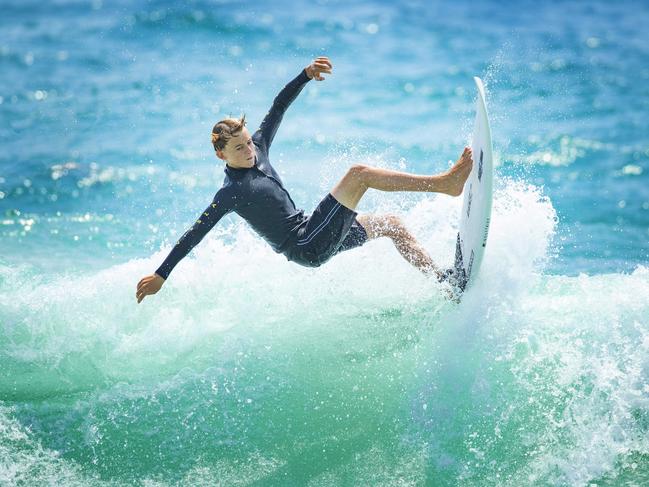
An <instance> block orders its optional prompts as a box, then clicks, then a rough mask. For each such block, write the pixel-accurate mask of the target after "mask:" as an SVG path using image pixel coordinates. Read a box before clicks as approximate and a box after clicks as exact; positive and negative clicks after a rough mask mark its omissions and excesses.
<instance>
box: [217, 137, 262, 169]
mask: <svg viewBox="0 0 649 487" xmlns="http://www.w3.org/2000/svg"><path fill="white" fill-rule="evenodd" d="M216 155H217V157H218V158H219V159H223V160H224V161H226V162H227V163H228V165H229V166H232V167H252V166H254V165H255V144H253V143H252V137H251V136H250V132H248V129H247V128H246V127H244V128H243V129H242V130H241V132H240V133H239V135H236V136H234V137H232V138H231V139H230V140H228V143H227V144H226V145H225V147H224V148H223V150H217V151H216Z"/></svg>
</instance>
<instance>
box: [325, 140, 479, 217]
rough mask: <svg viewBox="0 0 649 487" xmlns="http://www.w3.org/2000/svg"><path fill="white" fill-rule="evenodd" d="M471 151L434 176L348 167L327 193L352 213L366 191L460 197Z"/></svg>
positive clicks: (364, 167) (367, 167) (468, 170)
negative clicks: (429, 193)
mask: <svg viewBox="0 0 649 487" xmlns="http://www.w3.org/2000/svg"><path fill="white" fill-rule="evenodd" d="M472 167H473V159H472V158H471V149H470V148H468V147H465V149H464V152H463V153H462V155H461V156H460V158H459V159H458V160H457V162H456V163H455V165H454V166H453V167H452V168H451V169H449V170H448V171H447V172H445V173H442V174H438V175H435V176H425V175H418V174H409V173H405V172H398V171H391V170H389V169H380V168H376V167H370V166H365V165H361V164H358V165H354V166H352V167H351V168H350V169H349V171H347V174H345V176H343V178H342V179H341V180H340V181H339V182H338V184H337V185H336V186H335V187H334V188H333V189H332V190H331V195H332V196H333V197H334V198H336V200H337V201H338V202H339V203H340V204H341V205H343V206H346V207H347V208H350V209H352V210H353V209H355V208H356V205H357V204H358V202H359V201H360V199H361V198H362V197H363V195H364V194H365V191H367V190H368V189H369V188H374V189H378V190H380V191H428V192H435V193H445V194H448V195H451V196H459V195H460V194H462V190H463V188H464V183H465V181H466V180H467V178H468V177H469V174H470V173H471V168H472Z"/></svg>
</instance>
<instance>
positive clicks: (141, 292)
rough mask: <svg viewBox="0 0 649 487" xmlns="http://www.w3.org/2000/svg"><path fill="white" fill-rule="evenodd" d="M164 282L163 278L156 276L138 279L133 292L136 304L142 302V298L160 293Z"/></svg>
mask: <svg viewBox="0 0 649 487" xmlns="http://www.w3.org/2000/svg"><path fill="white" fill-rule="evenodd" d="M164 282H165V280H164V278H163V277H160V276H159V275H158V274H151V275H150V276H146V277H143V278H142V279H140V282H138V283H137V291H136V292H135V297H136V298H137V302H138V304H140V303H141V302H142V300H143V299H144V296H148V295H149V294H155V293H157V292H158V291H160V288H161V287H162V285H163V284H164Z"/></svg>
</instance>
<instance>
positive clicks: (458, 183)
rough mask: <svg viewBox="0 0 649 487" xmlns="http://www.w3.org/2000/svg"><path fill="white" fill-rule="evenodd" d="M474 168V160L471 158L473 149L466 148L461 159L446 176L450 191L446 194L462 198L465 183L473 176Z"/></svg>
mask: <svg viewBox="0 0 649 487" xmlns="http://www.w3.org/2000/svg"><path fill="white" fill-rule="evenodd" d="M472 167H473V158H472V157H471V148H470V147H465V148H464V152H462V155H461V156H460V158H459V159H458V160H457V162H456V163H455V164H454V165H453V167H452V168H451V169H449V170H448V171H447V172H446V173H445V175H444V176H445V178H446V184H447V185H448V190H447V191H445V192H446V194H449V195H451V196H460V195H461V194H462V191H463V190H464V183H465V182H466V180H467V178H468V177H469V174H471V168H472Z"/></svg>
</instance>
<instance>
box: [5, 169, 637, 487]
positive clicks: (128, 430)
mask: <svg viewBox="0 0 649 487" xmlns="http://www.w3.org/2000/svg"><path fill="white" fill-rule="evenodd" d="M386 198H387V197H386ZM388 201H389V199H386V200H385V201H383V204H379V205H378V207H380V208H386V209H389V208H388V207H389V203H388ZM409 201H411V202H412V203H413V205H412V206H411V207H409V209H407V210H404V211H403V212H402V216H403V218H404V220H405V222H406V224H407V226H409V227H410V228H411V230H412V231H413V233H415V235H417V236H418V237H419V238H420V240H421V242H422V244H423V245H424V246H425V247H426V248H428V249H429V251H430V252H431V254H432V255H433V256H434V258H435V260H436V261H438V262H439V263H440V264H445V263H450V262H451V260H452V257H453V255H452V252H453V248H454V239H455V232H456V231H457V228H456V224H455V222H456V221H457V216H458V212H459V211H460V208H459V206H460V201H459V199H452V198H447V197H442V196H438V197H426V198H419V199H416V200H409ZM493 211H494V214H493V219H492V226H491V230H490V235H489V244H488V247H487V253H486V256H485V260H484V262H483V268H482V269H481V273H480V279H479V280H478V281H476V283H475V285H474V286H473V287H472V288H471V289H470V290H469V291H468V292H467V293H466V294H465V296H464V299H463V300H462V302H461V304H459V305H457V304H455V303H452V302H450V301H448V300H446V298H445V297H444V296H445V294H444V292H443V291H444V288H443V286H442V285H439V284H437V283H435V282H433V281H431V280H429V279H427V278H425V277H424V276H423V275H420V274H419V273H418V272H417V271H416V270H414V269H412V268H411V267H409V266H408V265H407V264H406V263H405V262H404V261H403V260H402V259H401V257H400V256H399V255H398V253H397V251H396V250H395V249H394V248H393V247H392V245H391V243H390V242H388V241H381V240H378V241H375V242H370V243H368V244H366V245H365V246H364V247H362V248H360V249H355V250H353V251H350V252H347V253H344V254H341V255H339V256H337V257H336V258H335V259H332V260H331V261H330V262H329V263H327V264H326V265H324V266H323V267H321V268H319V269H307V268H301V267H299V266H296V265H294V264H292V263H289V262H287V261H286V260H285V259H284V258H283V257H282V256H279V255H276V254H274V253H273V252H272V251H271V250H270V249H269V248H268V247H267V246H266V245H265V244H264V243H263V242H261V241H260V240H259V238H258V237H256V236H255V235H254V234H253V233H252V232H251V231H250V230H249V229H248V228H247V226H245V225H237V226H234V227H233V229H232V230H229V231H228V230H226V229H221V230H218V229H215V231H213V232H212V233H211V234H210V235H209V236H208V237H207V238H206V240H205V241H204V242H202V243H201V244H200V245H199V246H198V247H197V248H196V249H195V251H194V254H193V255H192V256H189V257H188V258H186V259H185V260H184V261H183V262H182V263H181V264H179V266H178V267H177V268H176V269H175V270H174V272H173V274H172V276H171V277H170V279H169V281H168V282H167V283H166V284H165V286H164V287H163V289H162V290H161V291H160V293H159V294H158V295H156V296H149V297H147V298H146V299H145V301H144V302H143V303H141V304H140V305H137V304H136V303H135V296H134V294H135V284H136V282H137V281H138V279H139V278H140V277H142V276H143V275H145V274H148V273H151V272H152V270H153V269H155V268H156V267H157V265H158V264H159V262H160V261H161V260H162V259H163V258H164V256H165V255H166V253H167V251H168V248H164V249H161V250H160V251H159V252H158V253H156V254H155V255H153V256H152V257H151V258H147V259H134V260H131V261H128V262H125V263H124V264H122V265H119V266H114V267H110V268H107V269H105V270H103V271H101V272H99V273H96V274H93V275H72V274H70V275H57V276H53V277H50V278H38V277H37V276H34V275H30V269H29V268H28V267H19V266H13V267H9V266H5V267H3V268H1V269H0V309H1V310H2V312H1V316H0V319H1V328H0V354H1V355H2V356H1V360H2V363H3V368H4V369H5V370H6V373H5V374H3V375H2V376H0V397H2V398H4V400H6V401H11V402H12V403H13V404H14V407H13V409H12V410H11V411H7V410H4V411H3V412H2V414H3V415H4V416H3V417H2V418H0V419H1V421H2V424H3V427H2V428H3V429H2V430H1V432H0V434H1V435H2V437H3V438H4V437H5V436H6V435H8V434H9V433H8V431H10V430H11V431H13V430H15V429H16V428H20V427H21V426H20V424H30V423H31V424H33V428H32V429H33V431H32V432H31V433H30V434H31V435H33V438H32V437H31V436H30V438H32V439H29V441H32V442H34V441H39V442H41V443H42V448H43V449H45V450H47V451H52V452H60V453H61V454H62V455H63V457H64V458H65V459H66V461H67V460H69V461H70V462H72V464H75V465H76V463H75V462H78V463H79V464H84V465H85V464H87V465H94V466H95V467H93V468H94V469H95V470H96V471H97V472H99V473H101V474H102V478H109V477H110V478H114V479H122V480H124V481H132V480H133V479H139V480H142V479H146V478H149V479H166V480H165V482H167V481H168V482H171V483H174V482H177V483H181V484H183V483H185V484H190V483H191V482H192V481H194V482H195V483H199V484H200V483H201V482H202V483H206V484H207V483H209V479H214V478H217V477H216V476H218V475H221V474H223V475H225V473H228V472H229V473H228V475H230V476H231V477H230V478H237V475H238V476H239V478H240V479H245V478H247V479H250V481H253V480H254V479H253V478H252V477H251V475H252V473H251V467H250V466H251V465H253V464H255V462H260V464H263V465H265V466H266V467H267V468H265V469H262V473H257V474H255V475H258V476H257V477H255V479H263V480H264V481H267V482H270V483H272V482H273V479H275V480H278V481H279V479H283V478H294V479H299V478H300V477H299V476H300V475H306V474H305V473H299V472H304V468H306V467H304V465H307V466H309V465H310V467H308V468H307V470H308V471H309V472H310V474H309V475H311V477H309V478H312V479H315V480H314V482H315V485H318V483H321V484H326V482H330V483H331V482H334V483H335V482H336V481H337V479H338V480H341V479H344V478H347V479H349V478H354V479H355V481H356V482H357V483H358V482H360V483H372V482H374V481H377V482H380V479H381V478H388V477H389V475H390V474H393V473H394V471H401V472H403V473H404V478H408V479H410V480H411V483H417V482H420V481H421V480H422V479H425V478H430V476H434V477H435V478H436V479H438V480H439V481H440V482H442V483H444V484H445V485H512V484H514V485H537V484H539V483H541V484H546V483H547V484H553V485H588V483H589V482H592V481H596V480H597V479H606V478H609V479H615V478H618V477H619V475H624V472H627V471H629V469H631V468H632V467H631V465H632V464H635V465H636V466H638V465H640V467H639V468H640V469H642V468H646V461H645V460H642V459H643V458H646V455H648V454H649V449H648V447H649V445H647V440H646V438H647V435H646V432H647V428H649V422H648V421H647V417H648V415H649V403H648V393H647V391H648V388H649V385H647V381H646V377H647V371H648V370H649V361H648V360H647V357H648V356H649V354H648V353H647V352H648V350H647V349H648V348H649V323H648V322H647V321H648V320H647V316H649V309H648V308H649V306H648V305H647V303H649V299H648V298H649V270H648V269H647V268H645V267H638V268H637V269H636V270H635V271H634V272H633V273H631V274H608V275H585V274H582V275H579V276H576V277H569V276H563V275H552V274H548V273H546V272H544V269H545V266H546V265H547V263H548V261H550V260H551V259H552V258H553V255H554V243H553V239H554V238H555V234H556V227H557V224H558V221H557V217H556V212H555V210H554V208H553V207H552V204H551V202H550V201H549V200H548V199H547V198H545V197H544V196H543V194H542V192H541V190H540V189H539V188H536V187H534V186H529V185H524V184H520V183H516V182H513V181H504V182H503V183H502V185H501V186H500V187H499V188H498V190H497V192H496V199H495V202H494V207H493ZM630 290H632V291H630ZM5 364H6V368H5ZM52 409H54V410H56V411H58V413H57V414H52ZM30 418H31V419H30ZM33 418H37V421H34V420H33ZM6 424H9V425H14V426H12V427H11V428H9V427H5V426H4V425H6ZM12 428H13V429H12ZM66 431H78V432H79V433H78V435H77V436H75V438H77V441H78V444H75V442H74V441H73V442H72V446H70V442H69V441H68V443H63V440H60V439H58V440H57V438H60V437H65V436H66V434H67V433H65V432H66ZM12 434H13V433H12ZM135 437H137V438H140V440H138V441H137V442H135V443H133V444H137V448H138V451H139V452H140V453H141V454H139V455H137V456H134V457H135V458H134V459H131V460H128V459H126V458H125V457H124V455H123V451H124V447H123V441H125V439H127V438H135ZM21 441H28V440H27V439H24V440H21ZM131 441H134V440H131ZM2 443H4V439H3V441H2ZM34 444H35V443H34ZM39 444H40V443H39ZM129 445H131V443H129ZM159 445H165V448H163V449H162V450H161V449H160V448H159ZM89 446H92V449H91V450H88V447H89ZM12 448H13V447H12ZM16 448H18V447H16ZM21 448H22V447H21ZM129 448H135V446H127V447H126V451H129ZM323 448H324V449H325V450H328V451H330V452H337V453H331V456H327V455H325V456H324V457H323V456H322V455H323V454H322V449H323ZM45 450H43V451H45ZM15 451H18V450H15ZM38 451H41V450H38ZM197 451H200V452H202V453H201V456H200V459H197V458H196V452H197ZM343 451H345V452H347V453H346V454H343V453H342V452H343ZM34 452H36V450H33V451H32V453H30V455H39V458H46V457H44V456H43V454H42V453H34ZM11 455H13V454H11ZM11 455H10V458H9V460H8V464H9V465H10V466H12V467H11V468H14V469H16V468H22V467H20V461H22V460H17V459H16V457H15V456H14V457H11ZM48 455H49V454H48ZM233 455H234V457H233ZM5 456H6V454H5ZM47 458H50V457H49V456H47ZM638 458H640V460H638ZM147 459H148V460H147ZM237 459H238V460H237ZM246 459H247V460H246ZM358 459H362V462H360V463H359V461H358ZM59 461H60V460H55V459H54V456H52V457H51V460H47V462H50V463H49V464H51V465H58V462H59ZM5 463H7V462H5ZM361 464H363V465H365V466H366V467H367V468H362V467H361V466H360V465H361ZM371 465H374V466H375V467H376V468H369V466H371ZM52 468H55V470H54V472H55V474H54V475H64V473H61V472H63V471H62V470H56V468H58V467H52ZM66 468H67V467H66ZM246 469H247V470H246ZM309 469H310V470H309ZM93 471H94V470H93ZM170 472H173V473H172V474H171V473H170ZM389 472H391V473H390V474H389ZM5 475H7V474H6V473H5ZM169 475H171V477H169ZM259 475H261V477H259ZM386 476H387V477H386ZM190 479H192V480H190ZM201 479H202V480H201ZM120 481H121V480H120ZM612 481H613V480H611V482H612Z"/></svg>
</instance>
